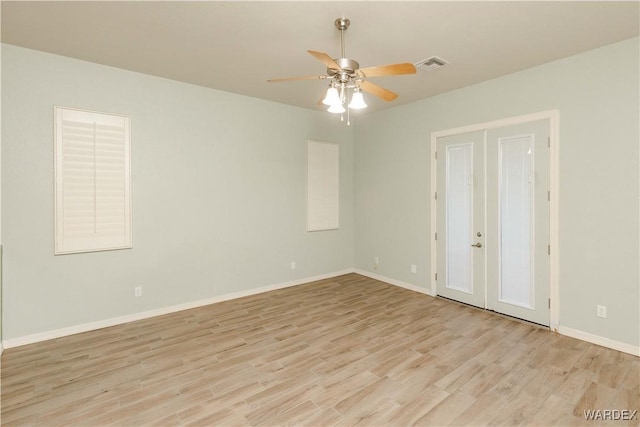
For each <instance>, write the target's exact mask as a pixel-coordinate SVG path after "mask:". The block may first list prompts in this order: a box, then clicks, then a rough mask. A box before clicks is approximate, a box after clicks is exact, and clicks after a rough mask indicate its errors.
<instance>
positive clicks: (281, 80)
mask: <svg viewBox="0 0 640 427" xmlns="http://www.w3.org/2000/svg"><path fill="white" fill-rule="evenodd" d="M324 78H325V76H304V77H285V78H283V79H269V80H267V81H268V82H269V83H279V82H290V81H296V80H318V79H324Z"/></svg>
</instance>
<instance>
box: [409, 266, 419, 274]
mask: <svg viewBox="0 0 640 427" xmlns="http://www.w3.org/2000/svg"><path fill="white" fill-rule="evenodd" d="M411 272H412V273H413V274H416V273H417V272H418V267H417V266H416V265H415V264H411Z"/></svg>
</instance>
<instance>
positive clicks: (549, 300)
mask: <svg viewBox="0 0 640 427" xmlns="http://www.w3.org/2000/svg"><path fill="white" fill-rule="evenodd" d="M547 301H548V302H549V308H551V298H549V299H548V300H547Z"/></svg>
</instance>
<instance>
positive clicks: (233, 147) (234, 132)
mask: <svg viewBox="0 0 640 427" xmlns="http://www.w3.org/2000/svg"><path fill="white" fill-rule="evenodd" d="M54 105H59V106H65V107H74V108H80V109H88V110H96V111H104V112H114V113H120V114H127V115H130V116H131V123H132V193H133V245H134V248H133V249H132V250H119V251H112V252H96V253H86V254H76V255H64V256H54V255H53V247H54V246H53V236H54V232H53V106H54ZM2 112H3V122H2V140H3V146H2V199H3V202H2V223H3V224H2V225H3V229H4V236H3V239H4V255H5V270H4V278H5V283H4V285H5V293H4V309H5V313H4V315H5V324H4V327H5V328H4V331H5V335H4V339H5V340H9V339H13V338H18V337H23V336H26V335H30V334H34V333H40V332H46V331H51V330H55V329H59V328H64V327H69V326H76V325H80V324H83V323H88V322H93V321H99V320H103V319H109V318H114V317H118V316H123V315H127V314H132V313H138V312H143V311H147V310H152V309H156V308H162V307H167V306H172V305H176V304H181V303H186V302H192V301H197V300H199V299H204V298H209V297H214V296H218V295H224V294H228V293H232V292H238V291H243V290H248V289H252V288H257V287H262V286H268V285H272V284H278V283H283V282H287V281H291V280H296V279H300V278H305V277H311V276H315V275H320V274H327V273H331V272H335V271H339V270H342V269H345V268H350V267H352V266H353V182H352V177H353V172H352V167H353V144H352V140H353V132H352V128H348V127H346V126H344V125H342V124H340V122H339V120H336V118H335V117H334V116H330V115H327V114H324V113H322V112H314V111H309V110H305V109H301V108H295V107H289V106H285V105H281V104H276V103H271V102H267V101H262V100H258V99H253V98H248V97H243V96H239V95H234V94H229V93H225V92H220V91H215V90H210V89H206V88H202V87H198V86H193V85H188V84H184V83H180V82H175V81H171V80H165V79H161V78H156V77H151V76H147V75H143V74H137V73H133V72H129V71H125V70H120V69H116V68H110V67H105V66H102V65H97V64H93V63H88V62H82V61H77V60H73V59H69V58H65V57H61V56H55V55H50V54H46V53H42V52H38V51H33V50H28V49H23V48H18V47H15V46H10V45H4V46H3V48H2ZM308 139H316V140H326V141H332V142H337V143H339V144H340V156H341V159H340V185H341V194H340V202H341V213H340V225H341V227H340V230H338V231H327V232H316V233H307V232H306V159H307V157H306V147H307V140H308ZM292 261H295V262H296V264H297V269H296V270H295V271H292V270H291V268H290V263H291V262H292ZM135 286H143V296H142V297H140V298H135V297H134V287H135Z"/></svg>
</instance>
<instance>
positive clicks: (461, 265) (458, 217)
mask: <svg viewBox="0 0 640 427" xmlns="http://www.w3.org/2000/svg"><path fill="white" fill-rule="evenodd" d="M446 153H447V157H446V161H447V163H446V186H447V188H446V191H447V203H446V214H445V215H446V233H447V235H446V246H447V248H446V269H447V275H446V285H445V286H446V287H447V288H450V289H455V290H458V291H462V292H468V293H473V259H472V253H471V249H472V248H471V233H472V230H471V227H472V226H473V185H472V177H473V146H472V145H471V144H470V143H469V144H460V145H452V146H449V147H447V151H446Z"/></svg>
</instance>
